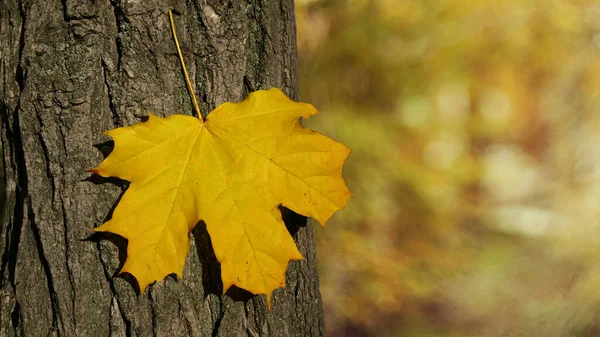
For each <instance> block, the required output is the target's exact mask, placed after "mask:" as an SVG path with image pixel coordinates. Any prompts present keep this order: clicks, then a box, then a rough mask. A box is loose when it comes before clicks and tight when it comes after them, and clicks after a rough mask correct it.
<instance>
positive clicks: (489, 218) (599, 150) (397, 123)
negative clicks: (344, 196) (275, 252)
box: [296, 0, 600, 337]
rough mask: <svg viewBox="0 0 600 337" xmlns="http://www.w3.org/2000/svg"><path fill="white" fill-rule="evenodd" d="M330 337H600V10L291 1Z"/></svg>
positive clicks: (522, 2)
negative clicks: (317, 197)
mask: <svg viewBox="0 0 600 337" xmlns="http://www.w3.org/2000/svg"><path fill="white" fill-rule="evenodd" d="M296 8H297V12H296V15H297V17H296V19H297V25H298V46H299V53H300V55H299V57H300V73H301V80H300V85H301V98H302V100H303V101H305V102H309V103H312V104H314V105H315V106H316V107H317V108H318V109H319V110H320V111H321V115H318V116H315V117H313V118H311V119H310V120H309V121H307V122H306V123H305V125H307V126H309V127H312V128H314V129H317V130H319V131H321V132H323V133H325V134H327V135H330V136H333V137H334V138H336V139H337V140H339V141H341V142H343V143H344V144H346V145H348V146H349V147H350V148H352V149H353V153H352V155H351V156H350V158H349V160H348V163H347V166H346V168H345V171H344V176H345V178H346V181H347V184H348V186H349V188H350V190H351V191H352V192H353V193H354V197H353V198H352V199H351V200H350V203H349V205H348V207H347V208H346V210H344V211H343V212H339V213H338V214H336V215H335V216H334V218H333V219H332V221H330V222H329V223H328V226H327V228H325V229H321V228H319V227H318V226H316V233H315V237H316V240H317V242H318V252H317V253H318V257H319V260H318V263H319V269H320V281H321V291H322V294H323V298H324V304H325V313H326V322H327V324H326V325H327V335H328V336H332V337H342V336H348V337H350V336H352V337H354V336H407V337H408V336H415V337H417V336H418V337H428V336H431V337H433V336H435V337H450V336H453V337H454V336H457V337H458V336H473V337H476V336H477V337H479V336H545V337H552V336H582V337H584V336H598V335H600V2H598V1H584V0H549V1H541V0H537V1H535V0H503V1H497V0H478V1H474V0H444V1H442V0H435V1H426V0H422V1H416V0H407V1H400V0H344V1H342V0H303V1H301V0H296Z"/></svg>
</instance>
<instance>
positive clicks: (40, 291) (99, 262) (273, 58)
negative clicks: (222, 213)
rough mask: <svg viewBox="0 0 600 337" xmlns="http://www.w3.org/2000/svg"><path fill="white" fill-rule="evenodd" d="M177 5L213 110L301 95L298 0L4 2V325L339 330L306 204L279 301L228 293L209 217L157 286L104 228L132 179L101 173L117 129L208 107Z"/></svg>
mask: <svg viewBox="0 0 600 337" xmlns="http://www.w3.org/2000/svg"><path fill="white" fill-rule="evenodd" d="M169 8H172V9H174V10H175V11H177V12H179V13H180V14H181V15H178V16H177V17H176V25H177V27H178V34H179V38H180V40H181V43H182V45H183V52H184V56H185V57H186V59H187V61H188V67H189V70H190V73H191V77H192V79H193V82H194V83H195V86H196V90H197V93H199V99H200V104H201V109H202V110H203V111H211V110H212V109H213V108H214V107H216V106H217V105H218V104H220V103H222V102H225V101H239V100H242V99H243V98H244V97H245V96H246V95H247V93H248V92H249V91H254V90H257V89H264V88H269V87H279V88H281V89H282V90H283V91H284V92H285V93H286V94H288V95H289V96H290V97H292V98H294V99H296V98H297V96H298V87H297V80H298V78H297V73H296V66H297V59H296V57H297V56H296V47H295V28H294V8H293V1H292V0H186V1H183V0H170V1H160V0H143V1H142V0H110V1H109V0H0V59H1V60H0V76H1V80H2V83H1V86H0V113H1V117H2V122H3V130H2V145H3V148H4V157H3V158H4V166H5V169H6V173H5V177H6V178H5V180H6V188H7V201H6V205H5V208H4V220H3V222H2V225H1V228H0V229H1V231H0V254H1V258H2V259H1V269H0V336H36V337H37V336H286V337H287V336H321V335H323V318H322V317H323V316H322V308H321V298H320V294H319V290H318V279H317V272H316V268H315V255H314V242H313V239H312V234H313V233H312V228H311V225H310V224H309V225H306V219H305V218H303V217H301V216H298V215H295V214H291V212H288V214H287V215H286V221H287V225H288V229H289V230H290V232H291V233H292V234H293V236H294V239H295V241H296V243H297V244H298V246H299V247H300V250H301V252H302V254H303V255H304V256H305V258H306V259H305V260H304V261H294V262H292V263H290V266H289V268H288V273H287V287H286V288H284V289H279V290H277V291H275V293H274V296H273V304H274V305H273V311H272V312H269V311H268V310H267V307H266V302H265V297H264V296H250V295H249V294H247V293H245V292H244V291H241V290H237V291H236V290H233V291H231V292H228V294H226V295H222V294H221V293H222V284H221V280H220V267H219V264H218V262H217V261H216V259H215V257H214V253H213V251H212V247H211V246H210V238H209V237H208V234H207V232H206V229H205V227H204V226H203V225H202V224H200V225H198V226H197V228H196V229H195V230H194V231H193V233H192V234H191V235H190V236H191V239H192V245H191V247H192V248H191V251H190V254H189V256H188V259H187V261H186V266H185V270H184V275H183V279H182V280H176V279H175V278H174V277H167V279H166V280H164V281H162V282H159V283H157V284H155V285H153V286H151V287H150V288H149V290H148V291H147V292H146V293H145V294H144V295H141V296H140V295H137V294H136V292H135V288H134V287H133V286H132V284H131V283H130V281H131V280H128V279H127V278H122V277H116V278H115V277H113V276H114V275H115V273H116V272H117V271H118V269H119V265H120V264H122V263H123V258H124V256H123V255H124V253H125V249H126V248H125V244H126V243H125V242H123V241H124V240H122V239H121V240H119V239H118V238H111V240H105V239H99V238H98V237H95V236H93V235H92V228H93V227H94V226H98V225H100V224H101V223H103V222H104V221H105V220H106V218H107V217H108V216H110V215H109V214H110V211H111V209H112V208H113V207H114V205H115V204H116V202H117V200H118V198H119V196H120V195H121V194H122V192H123V190H124V189H125V188H126V186H124V185H123V183H122V182H118V181H104V180H101V179H99V178H93V177H92V178H90V174H89V173H87V172H86V170H88V169H89V168H92V167H94V166H96V165H97V164H98V163H100V162H101V161H102V158H103V153H102V152H106V151H109V149H107V148H108V147H110V142H107V141H108V139H107V138H106V137H105V136H102V135H101V132H103V131H105V130H108V129H112V128H114V127H118V126H124V125H131V124H133V123H136V122H138V121H139V117H140V116H142V115H144V114H145V111H152V112H153V113H155V114H157V115H162V116H167V115H171V114H174V113H180V114H181V113H184V114H191V113H192V104H191V101H190V98H189V95H188V92H187V90H186V86H185V82H184V79H183V76H182V72H181V68H180V64H179V60H178V58H177V53H176V49H175V46H174V43H173V39H172V35H171V31H170V27H169V21H168V15H167V12H168V9H169ZM98 144H100V145H98ZM103 144H104V145H103ZM94 146H96V147H98V148H99V149H97V148H95V147H94Z"/></svg>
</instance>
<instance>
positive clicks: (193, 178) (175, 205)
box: [92, 89, 350, 305]
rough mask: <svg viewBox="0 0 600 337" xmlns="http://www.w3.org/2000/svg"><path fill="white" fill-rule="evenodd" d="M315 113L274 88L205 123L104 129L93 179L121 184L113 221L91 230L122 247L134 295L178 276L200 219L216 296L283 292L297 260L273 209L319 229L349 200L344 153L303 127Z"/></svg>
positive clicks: (166, 121)
mask: <svg viewBox="0 0 600 337" xmlns="http://www.w3.org/2000/svg"><path fill="white" fill-rule="evenodd" d="M316 113H317V110H316V109H315V108H314V107H313V106H312V105H310V104H304V103H298V102H294V101H292V100H290V99H289V98H287V97H286V96H285V95H284V94H283V93H282V92H281V91H280V90H279V89H270V90H261V91H256V92H253V93H251V94H250V95H248V97H247V99H246V100H244V101H243V102H241V103H237V104H234V103H224V104H222V105H220V106H219V107H217V108H216V109H215V110H214V111H213V112H212V113H210V114H209V115H208V118H207V119H206V120H205V121H203V120H202V119H198V118H194V117H191V116H183V115H173V116H170V117H168V118H161V117H157V116H153V115H149V117H150V118H149V120H148V121H146V122H144V123H138V124H135V125H133V126H130V127H122V128H118V129H114V130H110V131H107V132H106V134H107V135H109V136H110V137H112V138H113V139H114V143H115V147H114V150H113V151H112V153H111V154H110V155H109V156H108V157H107V158H106V159H105V160H104V161H103V162H102V163H101V164H100V165H99V166H98V167H96V168H95V169H93V170H92V171H93V172H95V173H97V174H99V175H102V176H105V177H108V176H113V177H119V178H122V179H125V180H128V181H130V182H131V183H130V185H129V188H128V189H127V191H126V192H125V194H124V195H123V198H122V199H121V201H120V202H119V204H118V206H117V207H116V209H115V211H114V213H113V216H112V219H110V220H109V221H107V222H106V223H105V224H103V225H102V226H100V227H98V228H96V229H95V230H96V231H105V232H112V233H116V234H119V235H121V236H123V237H125V238H126V239H128V241H129V245H128V248H127V260H126V262H125V265H124V266H123V269H122V270H121V272H129V273H131V274H132V275H133V276H135V277H136V279H137V280H138V282H139V285H140V289H141V291H142V292H143V291H144V289H145V288H146V286H147V285H149V284H151V283H152V282H154V281H158V280H161V279H163V278H164V277H165V276H167V275H168V274H171V273H175V274H177V275H178V276H179V277H181V276H182V272H183V267H184V262H185V259H186V255H187V254H188V250H189V244H190V243H189V238H188V233H189V232H190V231H191V230H192V229H193V228H194V226H196V224H197V223H198V222H199V221H200V220H204V221H205V223H206V226H207V229H208V232H209V234H210V236H211V239H212V244H213V248H214V250H215V254H216V256H217V259H218V260H219V262H220V263H221V270H222V280H223V291H226V290H227V289H228V288H229V287H230V286H232V285H236V286H238V287H240V288H243V289H246V290H248V291H250V292H252V293H254V294H266V296H267V302H268V303H269V305H270V295H271V292H272V291H273V290H274V289H276V288H278V287H281V286H285V272H286V269H287V265H288V262H289V261H290V260H298V259H302V255H301V254H300V252H299V251H298V249H297V248H296V245H295V244H294V241H293V239H292V237H291V236H290V234H289V232H288V231H287V229H286V227H285V225H284V223H283V221H282V218H281V213H280V210H279V208H278V207H279V206H280V205H283V206H285V207H287V208H289V209H291V210H293V211H295V212H296V213H299V214H303V215H305V216H309V217H313V218H315V219H316V220H318V221H319V222H320V223H321V224H322V225H325V223H326V222H327V220H328V219H329V218H330V217H331V216H332V214H333V213H334V212H335V211H337V210H340V209H342V208H344V207H345V205H346V203H347V201H348V199H349V197H350V192H349V191H348V189H347V188H346V186H345V184H344V181H343V179H342V167H343V165H344V162H345V160H346V158H347V157H348V155H349V154H350V150H349V149H348V148H347V147H346V146H344V145H342V144H340V143H338V142H336V141H334V140H332V139H330V138H328V137H325V136H323V135H321V134H319V133H317V132H314V131H311V130H309V129H306V128H304V127H303V126H302V125H301V123H300V118H301V117H302V118H307V117H309V116H311V115H314V114H316Z"/></svg>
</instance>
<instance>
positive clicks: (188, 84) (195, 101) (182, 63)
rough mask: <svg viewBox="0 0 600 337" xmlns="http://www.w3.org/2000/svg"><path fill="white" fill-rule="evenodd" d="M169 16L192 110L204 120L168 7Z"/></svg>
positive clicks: (171, 13)
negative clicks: (192, 102)
mask: <svg viewBox="0 0 600 337" xmlns="http://www.w3.org/2000/svg"><path fill="white" fill-rule="evenodd" d="M169 18H170V19H171V31H172V32H173V38H174V39H175V45H176V46H177V53H178V54H179V60H180V61H181V67H182V68H183V74H184V75H185V82H186V83H187V86H188V90H189V91H190V96H191V97H192V100H193V101H194V110H196V114H197V115H198V118H199V119H200V121H202V122H204V118H203V116H202V114H201V113H200V108H199V107H198V100H197V99H196V94H195V93H194V89H193V88H192V82H190V76H189V75H188V72H187V69H186V67H185V62H184V61H183V55H182V54H181V48H180V47H179V39H177V32H176V31H175V22H174V21H173V12H172V11H171V10H170V9H169Z"/></svg>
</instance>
